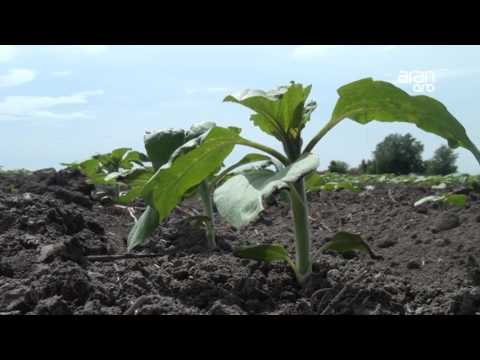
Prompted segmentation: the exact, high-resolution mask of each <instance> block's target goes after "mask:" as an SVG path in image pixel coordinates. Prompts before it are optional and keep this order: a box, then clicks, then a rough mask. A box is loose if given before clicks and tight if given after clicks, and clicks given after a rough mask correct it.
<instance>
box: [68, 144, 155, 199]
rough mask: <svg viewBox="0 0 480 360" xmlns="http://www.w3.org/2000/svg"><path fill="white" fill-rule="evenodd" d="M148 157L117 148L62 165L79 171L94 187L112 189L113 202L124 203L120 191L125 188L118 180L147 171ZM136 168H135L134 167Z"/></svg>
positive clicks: (124, 183) (128, 149) (124, 184)
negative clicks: (139, 171) (140, 171)
mask: <svg viewBox="0 0 480 360" xmlns="http://www.w3.org/2000/svg"><path fill="white" fill-rule="evenodd" d="M149 161H150V160H149V159H148V157H147V156H146V155H145V154H143V153H141V152H138V151H134V150H132V149H130V148H119V149H115V150H113V151H112V152H111V153H108V154H97V155H94V156H92V157H91V158H90V159H88V160H85V161H82V162H80V163H70V164H62V165H63V166H66V167H67V168H70V169H76V170H79V171H80V172H81V173H82V174H84V175H85V176H86V177H87V178H88V180H89V181H90V182H91V183H92V184H94V185H100V186H107V187H113V189H114V201H115V202H119V203H125V201H124V199H123V197H122V193H121V192H120V189H121V187H122V186H127V185H128V184H126V182H122V181H120V178H122V177H124V178H125V179H127V177H128V175H130V174H132V173H134V172H137V171H138V169H148V167H147V166H145V163H147V162H149ZM135 166H137V167H135Z"/></svg>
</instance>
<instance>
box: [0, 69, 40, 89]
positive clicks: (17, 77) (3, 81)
mask: <svg viewBox="0 0 480 360" xmlns="http://www.w3.org/2000/svg"><path fill="white" fill-rule="evenodd" d="M35 77H36V74H35V71H33V70H30V69H13V70H10V71H9V72H8V73H7V74H5V75H0V87H10V86H18V85H22V84H26V83H28V82H30V81H33V80H34V79H35Z"/></svg>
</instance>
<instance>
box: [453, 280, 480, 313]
mask: <svg viewBox="0 0 480 360" xmlns="http://www.w3.org/2000/svg"><path fill="white" fill-rule="evenodd" d="M479 310H480V287H470V288H462V289H460V290H459V291H458V292H457V293H456V294H455V296H454V298H453V302H452V304H451V307H450V311H451V312H453V313H454V314H458V315H475V314H476V313H477V312H478V311H479Z"/></svg>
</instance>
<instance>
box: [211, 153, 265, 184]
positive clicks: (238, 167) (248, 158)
mask: <svg viewBox="0 0 480 360" xmlns="http://www.w3.org/2000/svg"><path fill="white" fill-rule="evenodd" d="M252 163H253V165H252ZM272 164H273V162H272V159H271V158H270V157H269V156H266V155H263V154H255V153H252V154H247V155H245V156H244V157H243V158H242V159H241V160H239V161H237V162H236V163H235V164H233V165H231V166H229V167H227V168H226V169H224V170H223V171H222V172H221V173H219V174H218V175H216V176H215V177H214V179H213V181H212V182H211V184H212V185H213V186H214V187H215V186H218V185H219V184H220V183H221V182H223V181H224V180H225V179H227V178H229V177H231V176H232V175H234V174H236V173H238V172H242V171H248V170H253V169H263V168H265V167H268V166H270V165H272Z"/></svg>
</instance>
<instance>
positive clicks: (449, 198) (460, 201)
mask: <svg viewBox="0 0 480 360" xmlns="http://www.w3.org/2000/svg"><path fill="white" fill-rule="evenodd" d="M467 199H468V198H467V196H466V195H464V194H451V193H449V194H445V195H430V196H425V197H424V198H421V199H420V200H418V201H417V202H415V204H413V206H415V207H417V206H420V205H422V204H425V203H427V202H438V201H443V202H445V203H447V204H451V205H455V206H459V207H464V206H465V204H466V203H467Z"/></svg>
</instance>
